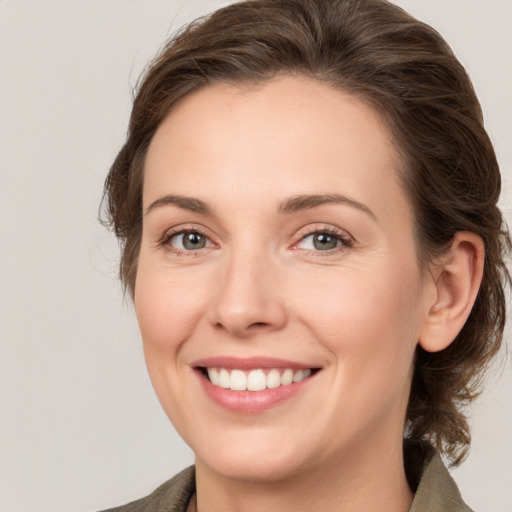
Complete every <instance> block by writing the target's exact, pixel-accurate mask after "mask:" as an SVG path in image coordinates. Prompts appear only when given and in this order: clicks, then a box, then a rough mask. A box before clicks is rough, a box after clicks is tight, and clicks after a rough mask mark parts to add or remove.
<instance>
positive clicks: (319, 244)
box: [313, 233, 338, 251]
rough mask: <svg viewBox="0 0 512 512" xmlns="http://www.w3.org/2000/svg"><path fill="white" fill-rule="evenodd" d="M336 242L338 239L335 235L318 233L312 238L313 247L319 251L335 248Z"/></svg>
mask: <svg viewBox="0 0 512 512" xmlns="http://www.w3.org/2000/svg"><path fill="white" fill-rule="evenodd" d="M337 243H338V240H337V238H336V237H334V236H331V235H327V234H325V233H320V234H318V235H315V236H314V238H313V245H314V247H315V249H318V250H320V251H322V250H323V251H325V250H329V249H335V248H336V245H337Z"/></svg>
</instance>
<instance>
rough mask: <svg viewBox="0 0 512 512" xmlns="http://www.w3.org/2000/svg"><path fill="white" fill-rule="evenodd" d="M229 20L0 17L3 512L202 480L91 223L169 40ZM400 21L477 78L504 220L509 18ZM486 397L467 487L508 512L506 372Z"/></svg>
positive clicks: (176, 4) (76, 14) (495, 13)
mask: <svg viewBox="0 0 512 512" xmlns="http://www.w3.org/2000/svg"><path fill="white" fill-rule="evenodd" d="M226 3H229V2H218V1H214V0H210V1H206V0H202V1H199V0H197V1H196V0H194V1H186V0H165V1H163V0H162V1H159V0H101V1H100V0H0V45H1V46H0V52H1V53H0V64H1V69H0V173H1V184H0V215H1V217H0V218H1V222H0V241H1V251H0V262H1V264H0V315H1V321H0V511H1V512H49V511H51V512H86V511H93V510H98V509H102V508H105V507H107V506H113V505H116V504H122V503H125V502H127V501H129V500H132V499H135V498H138V497H141V496H143V495H145V494H147V493H149V492H150V491H152V490H153V489H154V488H155V487H156V486H157V485H159V484H160V483H161V482H163V481H164V480H166V479H168V478H169V477H170V476H172V475H173V474H174V473H175V472H177V471H178V470H180V469H182V468H183V467H185V466H187V465H189V464H191V463H192V454H191V452H190V450H189V449H188V447H186V446H185V445H184V444H183V442H182V441H181V440H180V438H179V437H178V436H177V434H176V433H175V432H174V430H173V428H172V426H171V425H170V423H169V422H168V420H167V418H166V417H165V415H164V413H163V412H162V411H161V409H160V406H159V404H158V402H157V399H156V398H155V396H154V393H153V390H152V389H151V385H150V382H149V379H148V377H147V376H146V370H145V366H144V360H143V354H142V348H141V341H140V338H139V334H138V330H137V326H136V322H135V320H134V314H133V311H132V307H131V305H130V304H129V301H126V302H123V298H122V294H121V291H120V286H119V283H118V281H117V260H118V248H117V244H116V242H115V240H114V238H113V236H112V235H111V234H109V233H107V232H106V231H105V230H104V228H102V227H101V226H100V225H99V224H98V222H97V220H96V217H97V209H98V205H99V202H100V198H101V194H102V186H103V180H104V178H105V175H106V173H107V170H108V168H109V165H110V163H111V162H112V160H113V158H114V156H115V154H116V152H117V151H118V149H119V148H120V146H121V144H122V142H123V139H124V136H125V133H126V127H127V121H128V116H129V111H130V101H131V89H132V87H133V86H134V85H135V83H136V80H137V78H138V75H139V73H140V72H141V70H142V69H143V67H144V65H145V64H146V62H147V61H148V59H149V58H150V57H151V56H153V55H154V53H155V52H156V51H157V50H158V48H159V47H160V45H161V44H162V43H163V41H164V40H165V39H166V38H167V37H168V36H169V35H170V34H171V33H172V32H173V31H174V30H176V29H178V28H179V27H180V26H181V25H182V24H184V23H185V22H186V21H189V20H191V19H192V18H195V17H197V16H198V15H201V14H204V13H206V12H208V11H211V10H213V9H215V8H216V7H218V6H219V5H224V4H226ZM397 3H399V4H400V5H402V6H403V7H405V8H406V9H408V10H409V11H410V12H411V13H413V14H414V15H415V16H417V17H419V18H420V19H422V20H424V21H427V22H428V23H430V24H432V25H433V26H434V27H435V28H437V29H438V30H439V31H440V32H441V33H442V34H443V35H444V36H445V37H446V39H447V40H448V42H449V43H450V44H451V45H452V46H453V48H454V49H455V51H456V53H457V54H458V56H459V57H460V59H461V60H462V62H463V63H464V64H465V65H466V66H467V68H468V70H469V72H470V74H471V76H472V78H473V81H474V84H475V87H476V90H477V92H478V94H479V97H480V99H481V102H482V105H483V108H484V111H485V117H486V124H487V127H488V130H489V132H490V134H491V137H492V139H493V141H494V142H495V145H496V150H497V153H498V157H499V160H500V162H501V166H502V171H503V175H504V192H503V198H502V202H501V204H502V207H503V208H504V209H505V211H506V212H507V215H508V211H509V208H510V204H511V202H512V165H511V162H512V143H511V142H512V140H511V128H510V126H511V120H512V97H511V92H510V91H512V64H511V62H512V60H511V53H512V31H511V30H510V27H511V26H512V2H511V1H510V0H489V1H485V2H484V1H482V0H397ZM508 217H509V219H510V218H511V217H510V215H508ZM509 344H510V336H509ZM487 389H488V391H487V392H486V393H485V394H484V396H483V397H482V398H481V399H480V400H479V402H477V404H476V405H475V406H474V408H473V409H472V413H471V415H472V425H473V434H474V443H473V448H472V451H471V454H470V456H469V458H468V460H467V462H466V463H465V464H464V465H463V466H462V467H461V468H460V469H457V470H456V471H455V472H454V476H455V478H456V480H457V482H458V483H459V485H460V488H461V491H462V494H463V496H464V497H465V499H466V501H467V502H468V504H470V505H471V506H472V507H473V508H475V509H476V510H482V511H483V510H485V511H486V512H512V366H511V362H510V358H509V359H508V361H506V362H505V363H503V364H502V366H501V367H500V368H498V369H496V370H495V371H494V372H493V374H492V376H491V378H490V379H489V381H488V385H487Z"/></svg>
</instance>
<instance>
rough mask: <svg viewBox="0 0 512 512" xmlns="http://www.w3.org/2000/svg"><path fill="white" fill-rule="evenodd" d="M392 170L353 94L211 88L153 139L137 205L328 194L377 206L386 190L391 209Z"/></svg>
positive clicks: (314, 85)
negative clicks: (188, 198) (185, 198)
mask: <svg viewBox="0 0 512 512" xmlns="http://www.w3.org/2000/svg"><path fill="white" fill-rule="evenodd" d="M398 161H399V159H398V157H397V154H396V151H395V149H394V146H393V144H392V142H391V139H390V136H389V134H388V132H387V130H386V128H385V126H384V123H383V121H382V119H381V118H380V116H379V115H378V114H377V113H376V112H375V111H374V109H372V108H371V107H370V106H368V105H367V104H365V103H364V102H363V101H361V100H360V99H358V98H356V97H355V96H353V95H350V94H347V93H344V92H341V91H339V90H336V89H334V88H332V87H330V86H328V85H326V84H323V83H320V82H318V81H316V80H313V79H309V78H305V77H291V76H284V77H279V78H276V79H273V80H270V81H268V82H265V83H264V84H262V85H258V86H250V87H240V86H235V85H230V84H214V85H210V86H207V87H205V88H203V89H200V90H198V91H196V92H194V93H192V94H190V95H188V96H187V97H185V98H184V99H183V100H182V101H181V102H180V103H179V104H178V105H176V106H175V108H174V109H173V110H172V111H171V113H170V114H169V115H168V116H167V118H166V119H165V120H164V122H163V123H162V124H161V126H160V127H159V129H158V130H157V132H156V134H155V136H154V138H153V140H152V142H151V145H150V148H149V151H148V155H147V159H146V176H145V185H144V203H145V204H147V203H148V202H149V201H153V200H155V199H156V198H157V196H158V194H162V193H175V194H185V195H190V193H191V191H192V190H193V191H194V196H206V197H211V198H212V199H213V200H215V199H216V198H215V197H213V196H215V195H216V193H217V192H219V194H218V196H219V197H218V200H219V201H222V192H226V193H227V192H229V191H230V192H233V191H236V193H237V195H240V194H246V196H247V200H248V201H249V202H251V201H254V202H256V203H257V202H258V201H259V200H260V199H262V198H265V201H267V202H268V201H270V199H271V198H275V199H276V201H277V200H278V199H279V196H280V197H282V196H283V195H291V194H305V193H312V192H314V193H329V192H333V191H334V192H339V193H343V194H344V195H347V196H351V197H353V198H354V199H356V200H359V199H363V198H364V199H365V200H366V201H370V202H375V201H377V202H378V200H379V198H380V199H382V193H383V192H384V191H385V190H386V189H389V190H388V192H391V189H393V194H392V196H390V200H391V201H393V199H394V195H396V194H397V193H401V194H403V190H402V187H401V186H400V185H399V183H400V182H399V179H398V173H397V169H398ZM397 187H398V188H397ZM381 206H384V205H381ZM388 207H391V208H392V207H393V204H392V203H390V205H388Z"/></svg>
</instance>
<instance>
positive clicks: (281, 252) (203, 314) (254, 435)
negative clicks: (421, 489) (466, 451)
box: [134, 76, 480, 512]
mask: <svg viewBox="0 0 512 512" xmlns="http://www.w3.org/2000/svg"><path fill="white" fill-rule="evenodd" d="M397 170H398V157H397V155H396V154H395V150H394V149H393V145H392V143H391V141H390V138H389V135H388V134H387V132H386V129H385V127H384V125H383V124H382V122H381V121H380V119H379V117H378V116H377V114H376V113H375V112H374V111H373V110H372V109H371V108H370V107H368V106H367V105H365V104H364V103H362V102H361V101H360V100H358V99H356V98H354V97H352V96H350V95H347V94H345V93H342V92H340V91H337V90H334V89H332V88H330V87H328V86H327V85H324V84H321V83H318V82H316V81H313V80H311V79H307V78H304V77H287V76H284V77H279V78H277V79H274V80H272V81H269V82H267V83H265V84H264V85H263V86H259V87H252V88H245V89H241V88H237V87H235V86H232V85H227V84H217V85H213V86H209V87H207V88H204V89H202V90H200V91H197V92H195V93H193V94H191V95H189V96H187V97H186V98H185V99H184V100H182V101H181V102H180V103H179V104H178V105H177V106H176V107H175V108H174V109H173V111H172V112H171V113H170V115H169V116H168V117H167V118H166V119H165V121H164V122H163V123H162V125H161V126H160V127H159V129H158V131H157V132H156V134H155V136H154V138H153V140H152V143H151V145H150V148H149V151H148V155H147V160H146V168H145V181H144V194H143V206H144V212H145V213H144V220H143V234H142V243H141V250H140V258H139V263H138V274H137V281H136V286H135V296H134V299H135V307H136V312H137V317H138V321H139V325H140V329H141V333H142V338H143V344H144V352H145V357H146V362H147V366H148V370H149V374H150V377H151V379H152V382H153V386H154V388H155V390H156V393H157V395H158V397H159V400H160V402H161V404H162V406H163V408H164V410H165V411H166V413H167V415H168V416H169V418H170V419H171V421H172V423H173V424H174V426H175V427H176V429H177V430H178V432H179V433H180V435H181V436H182V437H183V439H184V440H185V441H186V442H187V443H188V444H189V445H190V446H191V448H192V450H193V451H194V453H195V457H196V471H197V503H198V509H199V510H200V511H201V512H207V511H220V510H223V511H230V510H237V511H242V510H244V511H265V512H268V511H269V510H270V511H272V510H280V511H283V510H293V511H302V510H304V511H306V510H308V511H310V510H312V509H316V510H321V509H322V508H326V509H329V510H337V511H345V510H347V511H348V510H351V511H352V512H353V511H359V510H360V511H368V510H381V511H387V510H389V511H407V510H408V509H409V507H410V504H411V501H412V493H411V491H410V489H409V487H408V485H407V482H406V479H405V474H404V469H403V463H402V437H403V428H404V420H405V410H406V405H407V399H408V395H409V390H410V384H411V378H412V369H413V357H414V351H415V348H416V346H417V344H418V342H419V341H420V340H421V339H422V337H424V338H425V340H427V342H428V340H430V338H429V334H428V333H429V332H431V331H432V325H435V326H437V327H436V328H437V334H439V332H445V329H444V328H443V325H444V324H443V322H446V319H447V314H446V310H447V304H448V303H449V305H450V306H453V305H454V301H453V300H452V297H453V296H454V295H453V294H452V293H451V291H450V290H452V289H453V286H454V285H453V283H455V282H457V281H456V279H455V278H454V277H453V276H452V274H449V275H446V276H445V275H444V274H442V273H441V272H438V273H437V274H436V273H435V272H427V273H425V272H423V271H422V268H421V266H420V264H419V262H418V257H417V253H418V251H417V247H416V243H415V238H414V231H413V224H414V213H413V211H412V207H411V204H410V202H409V200H408V198H407V196H406V193H405V191H404V189H403V187H402V185H401V183H400V181H399V179H398V174H397ZM310 194H319V195H332V194H338V195H341V196H343V197H344V198H347V199H348V200H349V201H345V202H330V203H326V204H320V205H317V206H314V207H310V208H299V209H294V211H291V212H283V211H281V210H280V205H282V203H283V202H285V201H287V200H289V199H290V198H291V197H295V196H298V195H310ZM167 195H174V196H185V197H189V198H190V197H191V198H196V199H198V200H200V201H202V202H204V203H206V204H207V205H208V207H209V209H210V210H211V211H210V212H202V211H195V210H197V208H196V209H195V210H194V209H190V208H189V207H190V206H191V205H190V204H188V205H185V204H184V203H183V202H182V203H181V205H180V204H170V203H169V202H167V203H166V202H165V201H160V203H161V204H158V203H155V202H158V201H159V200H161V198H163V197H165V196H167ZM354 202H357V204H354ZM154 203H155V204H154ZM151 205H153V207H151V208H150V206H151ZM185 206H186V207H185ZM183 229H187V230H191V231H196V232H199V233H202V234H203V235H204V236H205V237H207V238H206V239H205V240H207V242H206V245H205V247H204V248H202V249H199V250H186V249H184V248H183V246H182V244H181V243H182V241H183V239H182V237H181V236H180V235H179V232H180V230H183ZM326 229H327V230H328V231H329V233H330V234H332V235H333V236H334V237H335V240H338V239H337V238H336V237H338V236H339V237H340V239H339V241H338V242H336V244H337V246H336V247H335V248H334V249H333V250H330V251H324V250H319V249H317V248H315V246H314V245H313V235H311V233H313V232H315V231H317V232H325V230H326ZM170 232H171V234H172V233H178V234H175V235H174V237H173V238H170V237H169V236H166V235H169V233H170ZM468 239H469V240H470V241H469V242H468ZM347 241H348V242H347ZM459 245H460V247H462V249H461V250H460V251H458V252H457V254H459V255H460V258H459V259H460V260H461V261H466V260H465V259H464V258H465V254H466V253H468V254H469V256H468V257H467V259H471V261H473V262H474V261H475V251H474V250H473V249H472V247H473V245H472V240H471V239H470V237H469V238H468V237H466V238H463V239H462V241H461V243H460V244H458V245H457V247H458V246H459ZM464 248H465V250H466V252H464ZM468 248H469V249H468ZM479 254H480V253H479ZM477 256H478V254H477ZM476 260H478V257H476ZM450 261H455V262H456V261H458V260H457V257H454V258H452V259H451V260H450ZM466 267H467V268H466ZM466 267H464V268H466V273H465V274H464V272H462V274H464V275H465V276H466V275H469V274H470V275H471V276H473V275H474V274H475V273H474V272H473V271H472V270H471V268H469V267H468V265H466ZM457 268H458V267H457ZM476 278H478V275H477V276H476ZM439 283H445V284H446V287H445V289H444V290H445V291H446V293H445V292H443V291H442V293H440V290H439V286H438V285H439ZM450 287H451V288H450ZM469 288H471V290H473V289H474V288H475V286H473V285H472V287H469ZM476 288H477V286H476ZM475 293H476V292H475ZM459 295H462V294H460V293H459ZM440 297H441V298H443V299H445V302H444V303H441V302H439V298H440ZM468 302H470V300H468ZM460 309H461V311H460V312H459V317H460V319H459V320H460V322H463V320H462V317H464V315H466V316H467V314H469V310H468V311H466V310H467V307H466V309H463V308H462V307H461V308H460ZM469 309H470V306H469ZM440 312H442V313H443V314H441V313H440ZM434 313H435V314H434ZM435 315H437V316H435ZM448 316H449V315H448ZM433 317H435V318H436V321H437V323H435V322H433V320H432V318H433ZM453 317H454V315H452V317H451V318H453ZM459 317H457V318H459ZM429 329H430V331H429ZM455 330H456V329H455V328H454V332H455ZM434 331H435V329H434ZM448 338H451V339H453V337H452V334H451V333H450V334H449V335H448V337H446V340H447V341H446V344H448V343H449V342H450V341H451V339H448ZM435 339H436V340H438V339H440V338H439V336H438V337H436V338H435ZM442 339H444V338H442ZM433 343H434V342H433ZM435 343H438V344H440V343H441V341H436V342H435ZM431 348H432V350H438V349H440V348H442V347H438V346H433V347H431ZM226 355H228V356H236V357H255V356H267V357H277V358H283V359H288V360H290V359H291V360H293V361H297V362H300V363H304V364H306V365H308V366H310V367H314V368H321V371H320V372H318V373H317V374H316V375H315V376H314V378H312V379H311V381H310V382H309V383H308V384H307V385H306V386H304V388H303V389H302V390H301V391H300V393H298V394H297V395H295V396H293V397H292V398H290V399H289V400H287V401H285V402H283V403H281V404H279V405H277V406H275V407H273V408H271V409H270V410H267V411H265V412H262V413H258V414H241V413H237V412H232V411H227V410H225V409H223V408H221V407H219V406H218V405H216V404H214V403H213V402H212V401H211V400H210V399H209V398H208V397H207V396H206V394H205V393H204V391H203V389H202V387H201V386H200V384H199V379H198V376H197V373H196V372H194V370H193V368H192V366H191V363H192V362H194V361H196V360H198V359H199V358H205V357H212V356H226Z"/></svg>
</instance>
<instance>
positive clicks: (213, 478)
mask: <svg viewBox="0 0 512 512" xmlns="http://www.w3.org/2000/svg"><path fill="white" fill-rule="evenodd" d="M374 448H376V449H373V450H368V451H366V452H365V453H362V452H361V451H359V452H358V453H357V455H355V456H354V455H351V454H347V453H344V454H337V456H336V457H333V458H332V460H330V461H324V462H323V463H322V464H319V465H318V466H317V467H316V468H313V469H311V468H309V469H308V471H307V472H305V471H304V472H297V473H294V474H293V475H291V476H289V477H287V478H285V479H281V480H277V481H274V480H264V481H250V482H248V481H241V480H235V479H232V478H226V477H223V476H222V475H219V474H218V473H216V472H215V471H213V470H212V469H211V468H209V467H208V466H207V465H206V464H204V463H203V462H202V461H201V460H196V484H197V510H198V512H220V511H222V512H235V511H236V512H288V511H290V512H292V511H293V512H310V511H311V510H322V509H325V510H336V511H337V512H349V511H350V512H368V510H379V511H380V512H407V511H408V510H409V508H410V505H411V502H412V499H413V495H412V493H411V490H410V489H409V486H408V484H407V479H406V476H405V471H404V465H403V454H402V440H401V439H400V440H399V442H396V443H394V444H393V446H390V444H387V445H386V444H383V443H380V444H379V445H378V446H377V447H374Z"/></svg>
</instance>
